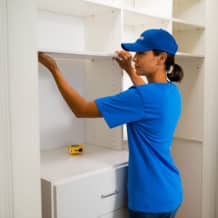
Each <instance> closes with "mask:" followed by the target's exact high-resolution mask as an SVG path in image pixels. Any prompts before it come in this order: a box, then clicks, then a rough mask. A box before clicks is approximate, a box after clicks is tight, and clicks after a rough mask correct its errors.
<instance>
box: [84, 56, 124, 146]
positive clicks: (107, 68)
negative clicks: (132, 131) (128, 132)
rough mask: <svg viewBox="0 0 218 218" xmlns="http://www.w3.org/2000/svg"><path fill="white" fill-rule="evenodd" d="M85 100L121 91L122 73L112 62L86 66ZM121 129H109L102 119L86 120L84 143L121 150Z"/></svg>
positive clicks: (98, 62)
mask: <svg viewBox="0 0 218 218" xmlns="http://www.w3.org/2000/svg"><path fill="white" fill-rule="evenodd" d="M86 76H87V78H86V87H87V89H86V90H87V98H88V99H90V100H94V99H96V98H99V97H104V96H109V95H114V94H117V93H119V92H120V91H121V85H120V84H121V76H122V72H121V70H120V69H119V67H118V65H117V63H115V62H114V61H112V60H96V59H95V60H93V62H90V63H89V65H88V66H87V75H86ZM121 139H122V136H121V127H116V128H113V129H109V127H108V126H107V125H106V123H105V121H104V120H103V118H99V119H86V141H87V142H88V143H89V144H94V145H101V146H105V147H111V148H114V149H121V148H122V141H121Z"/></svg>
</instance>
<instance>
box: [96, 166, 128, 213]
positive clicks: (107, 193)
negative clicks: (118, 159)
mask: <svg viewBox="0 0 218 218" xmlns="http://www.w3.org/2000/svg"><path fill="white" fill-rule="evenodd" d="M101 180H102V184H101V186H100V193H99V194H100V196H99V197H100V201H99V204H100V208H99V209H100V211H99V214H105V213H108V212H111V211H114V210H116V209H118V208H121V207H124V206H126V199H127V194H126V193H127V191H126V186H127V185H126V182H127V167H124V168H119V169H116V170H111V171H107V172H104V173H102V178H101Z"/></svg>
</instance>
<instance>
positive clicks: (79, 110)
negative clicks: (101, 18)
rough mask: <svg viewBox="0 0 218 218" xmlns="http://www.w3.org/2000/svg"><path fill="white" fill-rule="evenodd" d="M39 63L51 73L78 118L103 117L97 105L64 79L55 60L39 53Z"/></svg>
mask: <svg viewBox="0 0 218 218" xmlns="http://www.w3.org/2000/svg"><path fill="white" fill-rule="evenodd" d="M38 58H39V62H40V63H41V64H43V65H44V66H45V67H46V68H47V69H48V70H49V71H50V72H51V73H52V76H53V78H54V79H55V82H56V84H57V87H58V89H59V91H60V92H61V94H62V96H63V98H64V99H65V101H66V103H67V104H68V106H69V107H70V109H71V111H72V112H73V113H74V114H75V116H76V117H102V115H101V113H100V112H99V110H98V108H97V106H96V103H95V102H94V101H87V100H86V99H85V98H83V97H82V96H81V95H80V94H79V93H78V92H77V91H76V90H75V89H74V88H72V87H71V86H70V84H69V83H68V82H67V81H66V80H65V79H64V77H63V75H62V73H61V71H60V69H59V67H58V66H57V64H56V62H55V60H54V59H52V58H51V57H50V56H48V55H46V54H45V53H42V52H39V53H38Z"/></svg>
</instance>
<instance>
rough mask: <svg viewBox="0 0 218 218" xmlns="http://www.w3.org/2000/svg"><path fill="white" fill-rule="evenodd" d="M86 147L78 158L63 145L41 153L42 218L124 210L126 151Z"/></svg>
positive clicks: (79, 215) (91, 214)
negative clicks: (66, 150)
mask: <svg viewBox="0 0 218 218" xmlns="http://www.w3.org/2000/svg"><path fill="white" fill-rule="evenodd" d="M89 149H90V150H89ZM89 149H88V151H86V152H87V153H85V154H84V156H83V157H81V158H79V157H77V160H76V159H75V158H74V157H71V156H69V155H66V153H65V152H64V149H62V148H60V149H56V150H55V151H52V152H49V153H48V152H47V153H46V152H44V153H43V154H42V179H41V184H42V202H43V210H42V212H43V213H42V214H43V218H74V217H75V218H77V217H80V218H86V217H90V218H96V217H103V216H104V215H108V214H110V213H117V214H118V212H117V210H120V211H125V208H126V207H127V192H126V189H127V183H126V182H127V152H126V151H120V152H115V151H113V150H111V149H106V148H100V147H99V146H90V148H89ZM99 154H101V157H99V156H100V155H99ZM119 214H120V216H119V218H124V216H123V215H122V213H121V212H120V213H119Z"/></svg>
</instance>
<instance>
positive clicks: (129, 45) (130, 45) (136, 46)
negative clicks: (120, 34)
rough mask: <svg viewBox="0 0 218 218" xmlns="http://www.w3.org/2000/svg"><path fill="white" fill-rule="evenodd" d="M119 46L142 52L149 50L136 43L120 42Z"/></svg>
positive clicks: (127, 49)
mask: <svg viewBox="0 0 218 218" xmlns="http://www.w3.org/2000/svg"><path fill="white" fill-rule="evenodd" d="M121 47H122V48H123V49H124V50H126V51H135V52H143V51H148V50H151V49H150V48H145V47H143V46H142V45H140V44H138V43H121Z"/></svg>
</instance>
